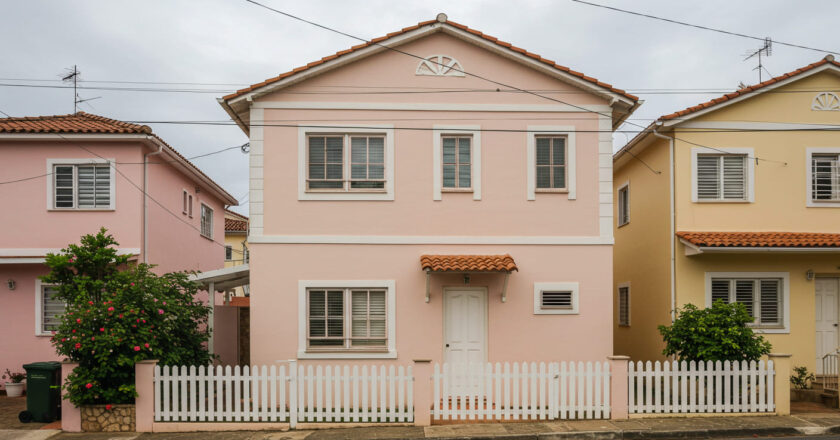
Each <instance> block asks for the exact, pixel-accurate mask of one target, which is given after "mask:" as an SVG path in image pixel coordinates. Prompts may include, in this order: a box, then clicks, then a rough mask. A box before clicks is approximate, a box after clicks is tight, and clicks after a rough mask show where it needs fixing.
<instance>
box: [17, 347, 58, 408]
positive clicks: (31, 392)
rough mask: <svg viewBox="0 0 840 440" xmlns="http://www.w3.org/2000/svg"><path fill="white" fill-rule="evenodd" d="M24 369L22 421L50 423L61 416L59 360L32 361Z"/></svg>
mask: <svg viewBox="0 0 840 440" xmlns="http://www.w3.org/2000/svg"><path fill="white" fill-rule="evenodd" d="M23 368H24V369H25V370H26V411H23V412H21V413H20V414H19V415H18V418H19V419H20V421H21V422H23V423H29V422H41V423H50V422H53V421H55V420H58V419H60V418H61V362H33V363H31V364H26V365H24V366H23Z"/></svg>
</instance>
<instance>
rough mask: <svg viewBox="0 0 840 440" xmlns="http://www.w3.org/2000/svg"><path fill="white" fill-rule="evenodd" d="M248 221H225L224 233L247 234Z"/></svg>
mask: <svg viewBox="0 0 840 440" xmlns="http://www.w3.org/2000/svg"><path fill="white" fill-rule="evenodd" d="M247 231H248V221H247V220H236V219H232V218H226V219H225V232H247Z"/></svg>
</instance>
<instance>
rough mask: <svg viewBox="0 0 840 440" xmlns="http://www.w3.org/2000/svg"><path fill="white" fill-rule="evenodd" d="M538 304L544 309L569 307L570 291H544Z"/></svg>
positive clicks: (570, 304) (570, 300) (570, 301)
mask: <svg viewBox="0 0 840 440" xmlns="http://www.w3.org/2000/svg"><path fill="white" fill-rule="evenodd" d="M540 304H541V306H542V308H544V309H571V308H572V292H567V291H555V292H552V291H544V292H543V293H542V301H541V303H540Z"/></svg>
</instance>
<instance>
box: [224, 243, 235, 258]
mask: <svg viewBox="0 0 840 440" xmlns="http://www.w3.org/2000/svg"><path fill="white" fill-rule="evenodd" d="M228 254H230V258H228ZM225 261H233V245H229V244H226V245H225Z"/></svg>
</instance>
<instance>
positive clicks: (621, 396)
mask: <svg viewBox="0 0 840 440" xmlns="http://www.w3.org/2000/svg"><path fill="white" fill-rule="evenodd" d="M607 359H609V361H610V388H611V389H610V418H611V419H626V418H627V393H628V391H629V389H628V387H627V364H628V363H629V362H630V356H620V355H616V356H607Z"/></svg>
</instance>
